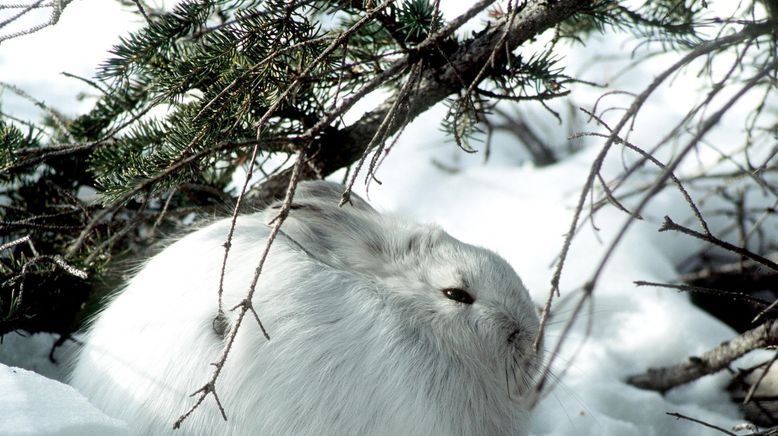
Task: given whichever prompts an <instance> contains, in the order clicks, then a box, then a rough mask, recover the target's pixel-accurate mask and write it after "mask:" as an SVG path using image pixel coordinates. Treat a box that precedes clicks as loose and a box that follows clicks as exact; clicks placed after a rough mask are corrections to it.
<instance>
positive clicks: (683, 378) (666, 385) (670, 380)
mask: <svg viewBox="0 0 778 436" xmlns="http://www.w3.org/2000/svg"><path fill="white" fill-rule="evenodd" d="M774 345H778V322H774V321H767V322H765V323H764V324H762V325H760V326H759V327H757V328H755V329H752V330H749V331H747V332H745V333H743V334H741V335H738V336H736V337H735V338H733V339H732V340H730V341H727V342H724V343H722V344H721V345H719V346H717V347H715V348H713V349H712V350H710V351H707V352H705V353H703V354H702V355H700V356H692V357H689V358H688V359H687V361H686V362H683V363H679V364H677V365H674V366H670V367H665V368H649V369H648V371H646V372H645V373H643V374H637V375H633V376H630V377H628V378H627V383H629V384H631V385H633V386H636V387H639V388H642V389H648V390H652V391H659V392H666V391H668V390H670V389H672V388H674V387H676V386H680V385H682V384H686V383H689V382H691V381H694V380H696V379H698V378H700V377H702V376H705V375H708V374H713V373H716V372H718V371H720V370H722V369H724V368H726V367H727V365H729V364H730V363H732V362H733V361H734V360H735V359H737V358H739V357H740V356H743V355H744V354H746V353H748V352H749V351H752V350H756V349H759V348H765V347H768V346H774Z"/></svg>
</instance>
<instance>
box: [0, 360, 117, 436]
mask: <svg viewBox="0 0 778 436" xmlns="http://www.w3.org/2000/svg"><path fill="white" fill-rule="evenodd" d="M0 393H2V394H0V434H1V435H3V436H24V435H47V436H49V435H50V436H66V435H73V436H89V435H96V436H97V435H99V436H103V435H112V436H113V435H123V434H127V430H126V428H125V425H124V423H122V422H120V421H117V420H115V419H112V418H109V417H107V416H106V415H105V414H103V413H102V412H100V411H99V410H97V409H96V408H95V407H94V406H92V405H91V404H90V403H89V401H87V400H86V398H84V397H83V396H81V394H79V393H78V392H77V391H76V390H75V389H73V388H71V387H70V386H68V385H65V384H62V383H59V382H57V381H54V380H51V379H48V378H46V377H43V376H41V375H39V374H37V373H34V372H32V371H27V370H24V369H20V368H13V367H9V366H5V365H2V364H0Z"/></svg>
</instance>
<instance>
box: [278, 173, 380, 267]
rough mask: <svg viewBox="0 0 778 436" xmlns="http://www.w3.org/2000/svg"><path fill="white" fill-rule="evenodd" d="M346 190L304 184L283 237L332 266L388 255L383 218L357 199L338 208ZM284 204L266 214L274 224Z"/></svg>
mask: <svg viewBox="0 0 778 436" xmlns="http://www.w3.org/2000/svg"><path fill="white" fill-rule="evenodd" d="M344 190H345V188H344V187H343V186H342V185H338V184H336V183H332V182H324V181H317V182H304V183H301V184H300V185H299V186H298V188H297V192H296V193H295V196H294V200H293V201H292V205H291V207H290V210H289V215H288V217H287V218H286V220H285V221H284V223H283V225H282V226H281V233H282V235H283V236H285V237H286V238H287V239H288V240H289V241H290V242H292V244H293V245H295V246H298V247H299V248H301V249H302V250H303V251H305V252H306V253H307V254H308V255H310V256H311V257H314V258H316V259H318V260H320V261H322V262H324V263H327V264H329V265H331V266H335V265H339V266H340V265H342V264H343V263H344V262H351V263H353V260H354V259H353V258H354V257H355V256H356V257H360V258H375V257H377V256H380V255H381V254H383V252H384V251H385V250H384V248H383V245H384V243H385V242H384V238H383V235H382V234H381V224H380V215H379V214H378V213H377V212H376V211H375V209H373V208H372V207H370V205H369V204H367V202H365V201H364V200H362V199H361V198H360V197H358V196H356V195H352V196H351V202H349V203H345V204H344V205H343V206H338V203H339V201H340V198H341V194H342V193H343V191H344ZM280 208H281V202H276V203H274V204H273V205H271V206H270V207H269V208H268V210H267V211H266V212H265V218H266V221H268V222H270V221H271V220H272V219H273V218H274V217H275V216H276V215H277V213H278V210H279V209H280Z"/></svg>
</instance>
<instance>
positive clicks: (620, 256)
mask: <svg viewBox="0 0 778 436" xmlns="http://www.w3.org/2000/svg"><path fill="white" fill-rule="evenodd" d="M442 3H444V4H445V3H447V2H442ZM108 4H110V5H113V6H110V7H109V6H107V5H108ZM115 4H116V2H105V1H104V0H76V1H75V2H74V4H73V5H72V6H71V7H69V8H68V9H67V10H66V11H65V14H64V15H63V17H62V21H61V23H60V24H58V25H57V26H56V27H54V28H50V29H46V30H43V31H41V32H39V33H38V34H35V35H31V36H28V37H26V38H22V39H18V40H13V41H8V42H6V43H4V44H3V45H2V46H0V71H2V73H0V74H2V76H0V81H5V82H12V83H14V84H16V85H18V86H19V87H21V88H23V89H25V90H26V91H28V92H30V93H31V94H33V95H35V96H37V97H40V98H41V99H43V100H46V101H47V102H48V103H50V104H52V105H54V106H56V107H58V108H60V109H65V110H66V112H77V111H80V110H83V109H84V106H73V105H72V101H73V96H75V95H76V94H77V93H78V92H84V91H86V90H87V89H86V88H85V85H83V84H82V83H80V82H77V81H74V80H73V79H67V80H68V82H67V83H68V84H67V85H65V84H64V83H63V82H62V79H60V78H56V79H55V78H54V77H56V73H57V72H59V71H61V70H66V71H70V72H75V73H78V74H81V75H85V76H88V75H89V74H90V71H91V68H92V67H93V66H94V65H96V64H98V63H99V62H100V61H101V60H102V59H103V58H104V55H103V53H104V52H105V50H106V49H107V48H108V47H109V46H110V45H111V43H112V42H113V41H115V40H116V35H118V34H120V33H121V32H122V31H123V30H124V29H128V28H132V27H134V26H136V25H137V23H134V22H130V21H128V20H136V18H135V17H129V18H128V16H127V14H126V13H125V14H123V13H121V12H120V10H119V8H118V7H117V6H115ZM92 8H93V9H92ZM111 8H113V9H111ZM96 10H99V11H101V14H102V15H101V16H102V17H103V19H98V20H90V21H89V22H90V23H95V24H97V26H95V27H90V28H89V32H88V33H87V32H79V31H78V30H76V29H77V28H78V26H79V25H83V22H84V18H83V17H88V16H91V17H93V16H94V15H92V14H93V13H94V12H93V11H96ZM90 11H92V12H90ZM66 48H67V50H68V55H67V56H54V55H53V54H54V53H61V51H62V50H65V49H66ZM586 50H597V51H598V53H599V54H602V55H605V54H607V51H608V50H611V51H613V52H618V51H623V47H621V46H619V45H618V44H614V43H613V42H608V41H605V40H603V41H600V42H599V43H596V44H593V45H590V46H589V48H587V49H582V48H580V47H579V48H576V49H571V50H570V52H569V53H568V55H567V57H566V63H568V64H570V65H572V68H573V71H575V69H576V68H582V67H583V66H584V65H585V64H586V62H587V58H588V57H590V56H591V52H587V51H586ZM24 53H35V55H34V56H26V55H25V54H24ZM49 54H52V55H51V56H49ZM22 59H46V62H42V61H35V63H31V62H33V61H24V62H29V63H26V64H20V63H19V62H20V60H22ZM661 66H662V60H661V59H659V60H658V61H656V62H652V63H648V64H646V66H644V67H642V69H638V70H636V71H635V72H634V73H632V74H631V75H630V77H631V80H625V79H624V78H621V79H619V80H621V81H619V80H614V81H612V80H613V77H611V74H612V73H613V72H615V71H617V70H618V66H617V65H614V66H613V67H612V70H610V69H607V68H603V69H601V70H598V71H589V74H590V76H591V77H590V78H592V79H593V80H598V81H601V82H610V86H611V88H614V87H619V86H622V87H624V88H626V89H629V90H631V91H639V90H640V89H639V88H640V86H641V84H645V83H647V80H643V79H646V78H650V77H652V76H653V75H654V71H652V70H651V68H652V67H656V68H661ZM590 70H591V68H590ZM694 80H695V79H694V78H693V77H688V76H681V77H679V78H677V79H676V82H674V88H673V90H668V89H663V90H661V93H660V94H659V95H658V96H657V98H656V99H654V100H652V101H650V103H649V106H647V107H646V110H645V112H644V114H643V115H642V116H641V117H640V118H639V122H638V123H637V126H636V130H635V131H634V132H633V133H632V136H631V138H632V139H633V141H634V142H636V143H638V144H641V143H645V144H647V145H653V143H654V142H655V141H656V140H657V138H656V136H655V135H656V132H657V131H660V132H664V131H666V130H667V129H668V127H669V126H671V125H672V123H673V122H674V120H676V119H677V117H678V115H679V114H682V113H683V110H684V108H686V107H687V106H686V104H688V103H686V101H687V100H683V99H695V98H698V97H697V96H696V95H695V94H694V92H693V90H694V89H696V88H697V85H695V82H694ZM679 90H681V91H680V92H679ZM602 92H603V91H602V90H588V91H586V90H582V91H581V92H580V94H578V95H576V101H577V102H579V103H580V104H581V105H583V106H585V107H590V105H591V104H592V102H593V101H594V98H596V96H597V95H599V94H600V93H602ZM2 97H3V110H4V111H5V112H7V113H12V114H17V115H23V116H26V117H27V118H32V117H34V116H36V115H35V112H34V111H32V109H31V107H30V106H29V104H27V103H25V102H24V101H21V100H19V99H16V98H12V97H9V93H7V92H6V93H5V94H3V96H2ZM679 99H681V100H683V104H678V100H679ZM67 104H70V106H65V105H67ZM86 107H88V105H87V106H86ZM745 107H747V105H746V106H745ZM442 111H443V109H442V108H440V107H437V108H434V109H433V110H431V111H429V112H428V113H426V114H424V115H422V116H421V117H420V118H419V119H417V120H416V121H415V122H414V123H413V124H412V125H411V126H409V127H408V129H407V130H406V132H405V134H404V136H403V138H402V139H401V140H400V142H399V143H398V145H397V146H396V147H395V148H394V149H393V150H392V151H391V153H390V155H389V158H388V159H386V161H385V163H384V165H383V166H382V167H381V168H380V170H379V172H378V178H379V179H380V180H381V181H382V182H383V184H382V185H379V184H377V183H373V184H372V185H371V186H370V189H369V192H367V193H365V190H364V186H363V185H362V184H361V183H359V184H358V185H357V186H356V188H355V190H356V191H357V192H358V193H360V194H362V195H364V196H366V197H367V198H369V200H370V201H371V203H372V204H374V205H375V206H376V207H377V208H378V209H380V210H384V211H392V212H397V213H401V214H404V215H408V216H411V217H413V218H415V219H417V220H420V221H426V222H436V223H438V224H440V225H441V226H442V227H443V228H445V229H446V230H447V231H448V232H450V233H451V234H452V235H454V236H455V237H458V238H460V239H462V240H463V241H466V242H470V243H473V244H477V245H481V246H485V247H488V248H490V249H493V250H495V251H496V252H498V253H500V254H501V255H502V256H503V257H505V258H506V259H507V260H508V261H509V262H510V263H511V264H512V265H513V266H514V268H515V269H516V270H517V272H518V273H519V275H520V276H521V277H522V279H523V280H524V282H525V283H526V284H527V286H528V287H529V289H530V292H531V294H532V296H533V298H534V300H535V301H536V302H537V303H538V304H539V305H540V304H542V303H543V302H544V301H545V299H546V296H547V293H548V290H549V286H550V285H549V283H550V279H551V276H552V273H553V269H552V267H551V264H552V262H553V260H554V258H555V257H556V256H557V255H558V253H559V250H560V248H561V246H562V242H563V234H564V233H565V232H566V231H567V228H568V226H569V223H570V219H571V216H572V208H573V206H574V204H575V202H576V200H577V197H578V194H579V192H580V186H581V184H582V183H583V181H584V180H585V178H586V174H587V172H588V170H589V166H590V165H591V162H592V160H593V159H594V156H595V154H596V153H597V151H598V148H597V147H596V144H590V145H589V146H588V147H586V148H585V149H584V150H582V151H581V152H579V153H577V154H575V155H573V156H571V157H569V158H567V159H565V160H564V161H562V162H560V163H558V164H555V165H552V166H549V167H546V168H542V169H539V168H535V167H533V166H532V165H529V164H522V163H521V161H522V158H521V157H522V156H523V155H522V152H521V150H520V145H518V144H516V143H514V142H513V141H512V140H511V139H510V137H508V136H499V137H497V138H496V141H495V144H494V147H495V150H494V152H493V153H492V159H491V160H490V161H489V162H488V163H487V164H483V163H482V160H483V156H482V155H481V154H476V155H465V154H463V153H462V152H460V151H459V150H458V149H457V147H456V145H454V144H453V143H452V142H450V141H449V140H447V139H445V137H444V135H443V134H442V133H440V132H438V131H437V130H436V129H435V128H434V127H433V128H431V127H430V126H436V125H437V124H438V120H439V119H440V117H441V116H442V114H443V112H442ZM532 116H533V117H535V118H536V119H538V120H539V121H538V123H542V124H539V125H542V126H543V131H544V133H546V134H547V137H548V138H549V139H550V142H552V143H556V144H559V143H563V142H564V140H565V137H566V135H567V131H566V129H564V128H562V127H559V126H558V125H556V124H555V122H554V121H553V119H551V118H550V117H548V116H544V115H543V113H542V111H541V110H538V111H535V112H533V113H532ZM732 123H736V120H735V121H732ZM732 125H735V124H732ZM738 128H739V127H738ZM738 128H730V129H729V131H730V132H732V131H734V132H738V131H739V130H738ZM584 129H585V130H594V126H584ZM725 130H726V129H721V131H725ZM593 145H594V146H593ZM615 155H616V156H615V157H614V158H613V159H612V160H611V161H608V162H607V163H606V166H605V170H604V172H605V173H606V174H611V175H613V174H616V172H618V171H619V170H620V169H621V160H620V158H621V156H620V155H619V153H615ZM433 159H435V160H436V161H442V162H444V163H445V164H446V166H453V167H455V171H446V170H443V169H441V166H440V165H436V164H434V163H433ZM688 170H689V171H693V170H694V169H693V168H690V169H688ZM333 179H334V180H339V178H338V175H337V174H336V175H334V176H333ZM360 180H361V179H360ZM635 180H636V181H639V180H638V179H635ZM687 209H688V208H687V207H686V206H685V203H684V202H683V199H682V198H681V196H680V195H679V194H677V193H676V192H673V191H672V190H668V191H665V192H664V193H662V194H661V195H660V196H658V197H657V198H656V199H655V200H654V201H653V202H652V203H651V205H650V207H649V209H648V211H647V212H646V213H644V216H645V217H646V220H645V221H641V222H637V223H635V224H634V225H633V227H632V229H631V231H630V233H629V234H628V236H627V237H626V239H625V240H624V241H623V242H622V244H621V245H620V246H619V248H618V250H617V252H616V253H615V255H614V256H613V257H612V260H611V261H610V263H609V264H608V266H607V267H606V269H605V272H604V274H603V276H602V277H601V278H600V281H599V286H598V287H597V289H596V291H595V297H594V300H593V306H592V308H591V310H587V312H586V313H585V317H584V319H583V320H582V321H579V322H578V323H577V324H576V325H575V326H574V329H573V332H572V336H571V338H570V339H568V341H567V346H566V347H565V348H564V349H563V351H562V355H561V357H560V359H558V361H557V362H558V363H557V364H556V371H557V373H559V374H561V372H562V371H563V370H564V368H565V367H567V366H569V369H567V371H566V372H565V373H564V376H563V377H562V379H561V381H560V382H559V384H558V385H557V386H556V388H555V389H554V390H553V391H552V392H550V393H549V394H548V395H547V396H546V397H545V398H544V399H543V400H542V401H541V403H540V405H539V407H538V409H537V410H536V412H535V417H534V422H533V427H532V434H533V435H536V436H541V435H554V436H562V435H576V436H579V435H619V436H622V435H623V436H628V435H678V434H699V435H707V434H709V435H718V434H720V433H719V432H717V431H715V430H712V429H709V428H706V427H702V426H699V425H697V424H694V423H691V422H688V421H678V420H676V419H675V418H672V417H670V416H668V415H666V412H678V413H681V414H684V415H687V416H691V417H694V418H696V419H700V420H704V421H707V422H710V423H712V424H715V425H718V426H720V427H723V428H730V427H732V426H733V425H735V424H738V423H741V422H742V421H743V418H742V417H741V414H740V413H739V411H738V410H737V407H736V405H735V404H733V403H731V402H730V400H729V398H728V396H727V393H726V391H725V390H724V387H725V385H726V383H727V376H726V375H725V374H718V375H714V376H708V377H704V378H702V379H700V380H698V381H696V382H694V383H691V384H689V385H686V386H682V387H680V388H677V389H674V390H672V391H670V392H669V393H668V394H667V395H665V396H662V395H660V394H658V393H655V392H648V391H643V390H639V389H637V388H634V387H631V386H629V385H627V384H626V383H625V382H624V379H625V378H626V377H627V376H628V375H630V374H635V373H639V372H642V371H644V370H645V369H646V368H648V367H651V366H657V365H668V364H673V363H677V362H678V361H680V360H681V359H684V358H685V357H686V356H688V355H689V354H690V353H700V352H703V351H705V350H708V349H710V348H711V347H713V346H715V345H717V344H719V343H720V342H722V341H724V340H727V339H729V338H731V337H732V336H734V334H735V333H734V331H732V330H731V329H730V328H728V327H726V326H725V325H723V324H722V323H721V322H719V321H718V320H716V319H714V318H712V317H710V316H709V315H707V314H706V313H704V312H702V311H701V310H699V309H697V308H696V307H694V306H692V305H691V303H690V302H689V301H688V296H687V295H685V294H679V293H676V292H674V291H671V290H666V289H656V288H650V287H640V288H638V287H636V286H635V285H634V284H633V282H634V281H635V280H646V281H657V282H668V281H672V280H673V279H674V278H675V277H676V276H677V271H676V270H675V267H674V265H675V264H676V263H677V262H678V261H679V260H680V259H683V258H684V257H686V256H688V255H690V254H692V253H693V252H694V251H695V249H696V248H698V245H697V243H695V242H694V241H692V240H691V239H688V238H685V237H682V236H678V235H671V234H667V233H658V232H657V229H658V227H659V222H661V218H662V216H663V215H665V214H668V215H670V216H671V217H673V219H674V220H676V221H679V222H680V221H682V220H683V219H684V218H686V217H688V216H689V212H688V210H687ZM625 219H626V216H625V215H624V214H623V213H621V212H619V211H616V210H615V209H608V208H606V209H604V210H603V211H602V212H600V213H599V214H598V215H597V216H596V221H595V223H596V225H597V227H599V228H600V231H599V232H596V231H595V230H594V227H593V226H590V225H588V224H587V225H586V226H584V227H583V229H582V231H581V232H580V234H579V235H578V236H577V237H576V239H575V240H574V243H573V247H572V251H571V254H570V256H569V258H568V261H567V264H566V268H565V271H564V275H563V277H562V287H561V288H562V299H561V300H560V302H559V303H558V304H557V306H555V311H554V312H555V318H554V319H553V321H552V323H551V325H550V327H549V330H548V333H547V339H546V344H547V348H550V347H553V345H554V343H555V341H556V340H557V339H558V338H559V335H560V330H561V328H562V326H563V324H564V321H565V319H566V318H565V316H566V315H567V314H569V311H570V310H571V306H572V303H573V302H574V300H575V299H576V298H577V296H578V294H577V292H578V291H576V289H578V288H580V286H581V285H582V284H583V283H584V282H585V281H586V280H587V279H589V277H590V275H591V273H592V271H593V270H594V268H595V266H596V265H597V263H598V262H599V260H600V257H601V255H602V253H603V251H604V249H605V248H606V246H607V243H608V242H609V241H610V240H611V239H612V237H613V234H614V232H615V230H616V229H618V227H619V226H620V225H621V224H622V223H623V222H624V220H625ZM586 317H591V320H592V329H591V332H590V334H589V335H588V338H586V339H585V336H586V335H585V334H584V332H585V329H586V322H584V321H585V320H586ZM584 339H585V340H584ZM52 340H53V339H52V338H51V337H50V336H43V335H37V336H34V337H33V338H30V339H25V338H21V337H19V336H15V335H8V336H7V337H6V338H5V340H4V341H3V343H2V344H0V362H1V363H4V364H5V365H0V393H2V394H0V434H2V435H6V434H9V435H10V434H13V435H16V434H19V435H21V434H47V435H48V434H120V432H121V431H122V429H121V423H117V422H115V421H112V420H110V418H107V417H105V416H101V415H100V414H99V413H98V412H97V411H96V409H94V408H93V407H91V406H90V405H89V404H88V403H87V402H86V401H85V400H84V399H83V397H80V396H79V395H78V394H77V393H76V392H75V391H74V390H73V389H71V388H69V387H67V386H64V385H62V384H60V383H57V382H55V381H53V380H50V379H46V378H43V377H41V376H36V375H35V374H33V373H30V372H27V371H23V370H19V369H11V368H9V366H19V367H26V368H30V369H33V370H35V371H37V372H39V373H40V374H43V375H46V376H47V377H50V378H54V379H62V377H63V373H64V369H63V368H62V366H57V365H53V364H51V363H50V362H49V361H48V359H47V355H48V352H49V347H48V344H50V343H51V341H52ZM579 347H580V348H579ZM70 350H72V346H71V348H70ZM68 353H69V349H65V350H63V351H62V354H63V357H65V355H67V354H68ZM6 365H8V366H6ZM90 432H91V433H90Z"/></svg>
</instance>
